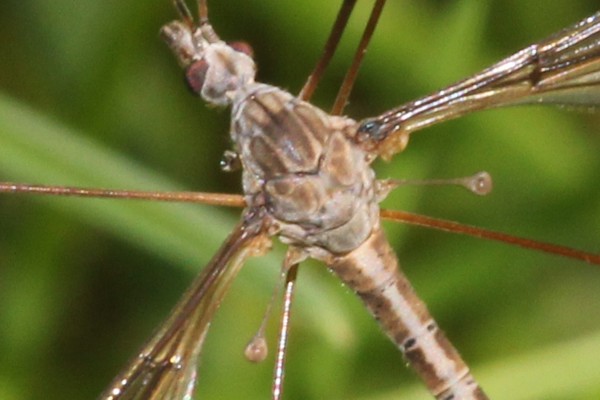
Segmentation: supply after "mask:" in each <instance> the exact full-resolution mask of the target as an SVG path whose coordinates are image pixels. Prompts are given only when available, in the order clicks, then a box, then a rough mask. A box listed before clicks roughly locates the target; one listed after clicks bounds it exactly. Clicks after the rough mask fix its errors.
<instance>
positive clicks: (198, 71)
mask: <svg viewBox="0 0 600 400" xmlns="http://www.w3.org/2000/svg"><path fill="white" fill-rule="evenodd" d="M206 71H208V63H207V62H206V61H205V60H204V59H200V60H197V61H194V62H193V63H191V64H190V66H189V67H188V68H187V70H186V71H185V81H186V83H187V86H188V87H189V88H190V90H191V91H192V92H194V94H197V95H200V93H201V92H202V86H204V81H205V79H206Z"/></svg>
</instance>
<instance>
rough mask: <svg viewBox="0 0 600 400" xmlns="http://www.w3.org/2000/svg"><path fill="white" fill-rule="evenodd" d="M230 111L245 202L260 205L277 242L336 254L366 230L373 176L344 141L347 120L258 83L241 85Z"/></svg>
mask: <svg viewBox="0 0 600 400" xmlns="http://www.w3.org/2000/svg"><path fill="white" fill-rule="evenodd" d="M232 112H233V121H234V122H233V124H232V129H231V135H232V138H233V140H234V142H235V143H236V146H237V151H238V153H239V154H240V158H241V160H242V163H243V166H244V191H245V193H246V198H247V201H248V203H249V204H251V205H264V206H265V208H266V209H267V210H268V212H269V214H270V215H271V216H272V217H273V219H274V221H275V222H276V223H277V225H278V226H279V227H280V229H281V230H280V236H281V237H282V240H284V241H286V242H289V243H293V244H295V245H297V246H300V247H304V248H310V247H315V246H316V247H318V248H320V249H324V250H326V251H327V252H330V253H336V254H337V253H344V252H347V251H351V250H353V249H354V248H356V247H357V246H358V245H360V244H361V243H362V242H363V241H364V240H365V239H366V238H367V237H368V236H369V234H370V232H371V230H372V228H373V226H375V224H376V223H377V218H378V206H377V201H376V200H375V194H374V191H375V189H374V179H375V175H374V173H373V171H372V169H371V168H370V167H369V162H368V157H367V155H366V154H365V153H364V152H363V151H362V150H361V149H360V148H359V147H357V146H356V145H355V144H354V143H353V142H352V141H351V140H350V139H349V138H350V137H351V136H352V134H353V132H354V131H355V130H356V122H355V121H353V120H351V119H348V118H343V117H332V116H329V115H328V114H326V113H325V112H323V111H321V110H320V109H318V108H316V107H314V106H312V105H311V104H309V103H306V102H304V101H301V100H299V99H298V98H296V97H294V96H292V95H291V94H289V93H287V92H284V91H283V90H281V89H278V88H275V87H272V86H268V85H263V84H253V85H249V86H247V87H246V90H245V91H244V93H243V94H242V93H240V97H239V98H237V99H236V100H235V101H234V105H233V111H232Z"/></svg>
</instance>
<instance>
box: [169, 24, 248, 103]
mask: <svg viewBox="0 0 600 400" xmlns="http://www.w3.org/2000/svg"><path fill="white" fill-rule="evenodd" d="M160 34H161V37H162V38H163V40H164V41H165V42H166V43H167V45H168V46H169V47H170V48H171V50H172V51H173V53H174V54H175V58H176V59H177V61H178V62H179V65H181V67H182V68H183V69H184V70H185V77H186V82H187V84H188V86H189V87H190V89H191V90H192V91H193V92H194V93H196V94H198V95H200V96H202V98H203V99H204V100H206V101H207V102H208V103H210V104H214V105H218V106H226V105H229V104H231V102H232V100H233V98H234V96H235V94H236V93H237V92H238V91H239V90H240V89H241V88H243V87H244V86H246V85H247V84H249V83H252V82H254V76H255V74H256V66H255V64H254V60H253V59H252V49H251V48H250V46H249V45H247V44H245V43H244V44H242V43H232V44H227V43H225V42H224V41H222V40H220V39H219V38H218V36H217V35H216V33H215V32H214V30H213V29H212V27H211V26H210V25H209V24H203V25H201V26H199V27H196V26H192V25H190V24H188V23H186V21H173V22H170V23H168V24H167V25H165V26H163V27H162V29H161V31H160Z"/></svg>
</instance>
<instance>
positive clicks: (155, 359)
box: [99, 221, 268, 400]
mask: <svg viewBox="0 0 600 400" xmlns="http://www.w3.org/2000/svg"><path fill="white" fill-rule="evenodd" d="M262 226H263V224H262V223H260V221H257V223H252V222H247V221H245V222H242V223H240V224H238V226H237V227H236V228H235V230H234V231H233V232H232V233H231V234H230V235H229V237H228V238H227V240H226V241H225V243H223V245H222V246H221V248H220V249H219V251H218V252H217V253H216V254H215V256H214V257H213V258H212V260H211V261H210V263H209V264H208V265H207V266H206V268H204V269H203V270H202V272H201V273H200V275H199V276H198V277H197V278H196V279H195V281H194V282H193V284H192V286H191V287H190V288H189V289H188V290H187V291H186V292H185V294H184V295H183V297H182V298H181V300H180V301H179V303H178V304H177V305H176V306H175V308H174V309H173V311H172V312H171V314H170V316H169V318H168V319H167V320H166V321H165V322H164V323H163V325H162V326H161V327H160V329H158V331H157V332H156V333H155V335H154V336H153V337H152V339H151V340H150V341H149V342H148V343H147V344H146V345H145V346H144V347H143V348H142V350H141V351H140V352H139V354H138V355H137V357H135V358H134V359H132V360H131V361H130V362H129V364H128V365H127V366H126V367H125V368H124V369H123V370H122V371H121V373H120V374H119V375H118V376H117V377H116V378H115V379H114V380H113V382H112V383H111V385H110V386H109V387H108V388H107V389H106V390H105V391H104V392H103V393H102V395H100V397H99V399H101V400H133V399H139V400H142V399H143V400H158V399H187V398H191V397H192V393H193V390H194V385H195V381H196V368H197V364H198V357H199V354H200V351H201V349H202V343H203V341H204V338H205V336H206V332H207V331H208V327H209V325H210V321H211V320H212V317H213V314H214V313H215V311H216V310H217V308H218V307H219V304H220V302H221V300H222V299H223V297H224V295H225V293H226V292H227V290H228V288H229V286H230V284H231V282H232V281H233V279H234V278H235V276H236V275H237V273H238V272H239V270H240V269H241V267H242V265H243V263H244V261H245V260H246V259H247V258H248V257H249V256H251V255H255V253H257V252H262V251H263V250H264V249H265V243H268V239H267V237H266V234H265V233H264V229H262Z"/></svg>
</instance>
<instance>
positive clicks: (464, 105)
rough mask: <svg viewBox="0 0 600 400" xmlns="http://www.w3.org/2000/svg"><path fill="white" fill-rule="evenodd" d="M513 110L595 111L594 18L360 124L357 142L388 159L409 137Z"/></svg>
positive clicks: (599, 55)
mask: <svg viewBox="0 0 600 400" xmlns="http://www.w3.org/2000/svg"><path fill="white" fill-rule="evenodd" d="M515 104H561V105H574V106H598V105H600V12H598V13H596V14H594V15H592V16H591V17H588V18H586V19H584V20H582V21H580V22H578V23H577V24H575V25H573V26H572V27H570V28H567V29H564V30H562V31H560V32H558V33H556V34H554V35H552V36H550V37H549V38H547V39H546V40H543V41H541V42H539V43H536V44H533V45H531V46H529V47H527V48H525V49H523V50H521V51H519V52H518V53H516V54H514V55H512V56H510V57H508V58H506V59H504V60H502V61H500V62H499V63H497V64H495V65H493V66H491V67H490V68H487V69H485V70H483V71H482V72H480V73H478V74H475V75H474V76H472V77H470V78H467V79H465V80H462V81H460V82H458V83H456V84H454V85H451V86H449V87H447V88H446V89H443V90H440V91H439V92H436V93H433V94H431V95H429V96H425V97H423V98H420V99H418V100H415V101H412V102H409V103H406V104H404V105H402V106H400V107H398V108H395V109H392V110H390V111H387V112H385V113H384V114H381V115H379V116H377V117H374V118H369V119H366V120H364V121H362V122H361V124H360V127H359V129H358V133H357V140H358V141H359V142H361V143H362V144H363V146H364V147H365V148H366V149H367V150H368V151H371V152H374V153H376V154H379V155H381V156H383V157H384V158H389V157H391V156H392V155H393V154H395V153H397V152H399V151H402V150H403V149H404V147H405V146H406V144H407V142H408V137H409V135H410V133H412V132H413V131H416V130H419V129H423V128H426V127H428V126H430V125H433V124H435V123H438V122H441V121H446V120H449V119H453V118H457V117H460V116H461V115H464V114H467V113H470V112H473V111H477V110H485V109H489V108H494V107H501V106H508V105H515Z"/></svg>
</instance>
